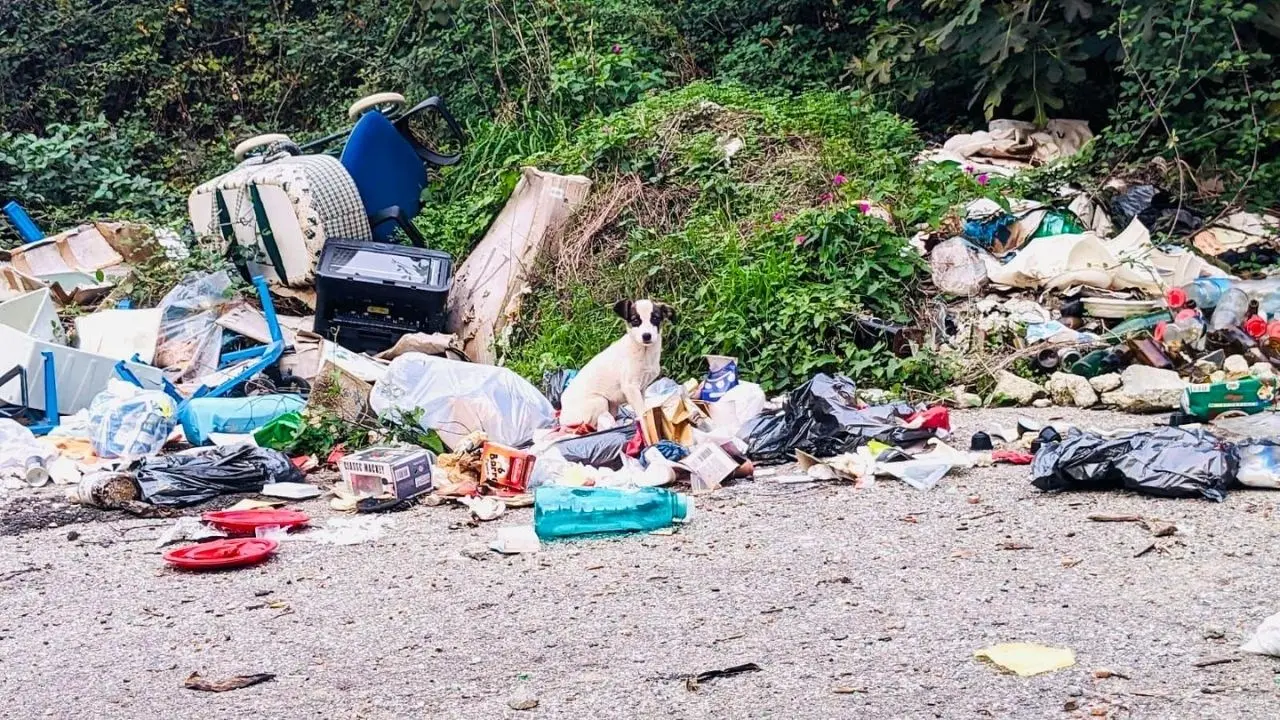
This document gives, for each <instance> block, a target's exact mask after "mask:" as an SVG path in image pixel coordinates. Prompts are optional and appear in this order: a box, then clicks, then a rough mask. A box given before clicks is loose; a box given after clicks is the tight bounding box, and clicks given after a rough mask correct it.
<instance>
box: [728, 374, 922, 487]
mask: <svg viewBox="0 0 1280 720" xmlns="http://www.w3.org/2000/svg"><path fill="white" fill-rule="evenodd" d="M855 390H856V388H855V386H854V384H853V381H852V380H850V379H849V378H847V377H844V376H843V375H836V376H834V377H833V376H830V375H826V374H821V373H820V374H818V375H816V376H814V378H813V379H812V380H810V381H809V382H807V383H805V384H804V385H801V386H800V387H798V388H796V389H795V390H793V391H792V393H791V395H790V397H788V398H787V401H786V403H785V404H784V406H783V408H782V409H781V410H779V411H777V412H774V413H765V414H761V415H757V416H756V417H755V418H753V419H752V420H750V421H748V422H747V424H746V425H744V426H743V428H742V430H741V431H739V433H738V434H739V437H741V438H743V439H744V440H746V442H747V457H748V458H750V459H751V460H753V461H755V462H759V463H761V464H765V465H770V464H778V463H782V462H787V461H788V460H789V459H791V457H792V456H793V455H794V453H795V451H796V450H802V451H804V452H806V453H808V454H810V455H812V456H814V457H817V458H828V457H834V456H836V455H841V454H844V453H848V452H853V451H854V450H856V449H858V447H859V446H861V445H865V444H867V443H868V442H870V441H872V440H879V441H880V442H883V443H887V444H890V445H895V446H899V447H900V446H904V445H910V444H912V443H915V442H919V441H921V440H927V439H929V438H932V437H934V436H935V432H934V431H933V430H931V429H927V428H921V429H918V430H911V429H908V428H905V427H903V426H902V422H901V421H902V420H903V419H905V418H906V417H908V416H910V415H911V414H913V413H914V412H915V410H914V408H912V407H911V406H910V405H907V404H906V403H891V404H888V405H876V406H872V407H867V408H859V407H858V404H857V400H856V398H855Z"/></svg>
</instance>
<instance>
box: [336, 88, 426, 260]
mask: <svg viewBox="0 0 1280 720" xmlns="http://www.w3.org/2000/svg"><path fill="white" fill-rule="evenodd" d="M340 159H341V161H342V165H343V167H345V168H346V169H347V172H348V173H350V174H351V177H352V179H353V180H355V183H356V189H357V190H359V192H360V200H361V201H363V202H364V209H365V212H367V213H368V214H370V215H373V214H375V213H378V212H381V211H383V210H386V209H387V208H390V207H392V206H397V207H399V208H400V212H401V213H403V216H404V218H405V219H406V220H410V219H412V218H413V217H414V216H416V215H417V214H418V210H419V209H421V197H422V190H423V188H425V187H426V186H427V167H426V163H424V162H423V160H422V158H421V157H419V156H418V153H417V151H416V150H415V149H414V147H413V144H412V143H410V142H409V141H408V140H407V139H405V137H404V136H403V135H401V134H400V131H399V130H397V129H396V127H395V125H393V124H391V121H390V120H388V119H387V117H386V116H385V115H383V114H382V113H380V112H377V111H373V112H367V113H365V114H364V115H362V116H361V117H360V119H359V120H357V121H356V124H355V127H353V128H352V129H351V135H350V136H349V137H348V138H347V144H346V146H345V147H344V148H343V149H342V156H341V158H340ZM396 227H397V226H396V224H395V223H383V224H381V225H380V226H378V227H375V228H373V239H374V240H375V241H378V242H387V241H388V240H390V239H391V235H392V234H393V233H395V231H396Z"/></svg>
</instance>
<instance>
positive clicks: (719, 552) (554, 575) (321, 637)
mask: <svg viewBox="0 0 1280 720" xmlns="http://www.w3.org/2000/svg"><path fill="white" fill-rule="evenodd" d="M1058 412H1062V411H1058ZM1018 415H1026V416H1031V417H1035V418H1038V419H1041V420H1044V419H1048V418H1050V417H1056V416H1057V415H1056V414H1055V413H1054V411H1052V410H1041V411H1030V410H1027V411H1016V412H1015V411H1000V410H984V411H976V412H969V413H957V414H956V415H955V421H956V423H957V431H958V436H959V437H960V438H964V441H965V442H966V443H967V438H968V437H969V435H970V434H971V433H972V432H973V431H974V430H976V429H980V428H981V427H982V426H983V424H984V423H987V424H989V423H992V422H1000V423H1011V422H1012V421H1013V419H1014V418H1016V417H1017V416H1018ZM1068 419H1070V420H1073V421H1076V422H1079V423H1081V424H1094V425H1097V426H1099V427H1121V426H1135V427H1139V426H1142V425H1146V424H1150V422H1152V420H1151V419H1143V418H1133V417H1129V416H1120V415H1113V414H1107V413H1100V412H1078V413H1077V414H1075V415H1074V416H1072V417H1070V418H1068ZM1027 477H1028V472H1027V469H1026V468H1024V467H1009V466H1005V467H997V468H987V469H975V470H973V471H970V472H968V473H966V474H963V475H954V476H950V477H948V478H946V479H945V480H944V481H943V483H942V484H941V485H939V486H938V487H936V488H934V489H933V490H932V491H929V492H918V491H916V490H913V489H911V488H910V487H907V486H905V485H902V484H900V483H898V482H896V481H891V480H890V481H882V482H880V483H878V484H877V485H875V486H874V487H872V488H867V489H863V490H855V489H853V488H852V487H850V486H847V485H842V486H835V485H806V486H781V485H778V484H777V483H776V482H773V481H772V480H770V479H769V478H760V479H757V480H756V481H754V482H752V483H746V484H743V485H741V486H738V487H735V488H726V489H723V490H721V491H720V492H718V493H717V494H715V495H714V496H713V497H711V498H709V499H706V500H700V501H699V517H698V518H697V522H696V523H694V524H692V525H690V526H688V527H686V528H685V529H683V530H681V531H680V532H679V533H678V534H675V535H670V536H658V535H645V536H638V537H629V538H624V539H618V540H592V541H582V542H572V543H561V544H556V545H552V546H549V547H547V548H546V549H544V551H543V552H542V553H540V554H537V555H526V556H516V557H501V556H497V555H490V556H487V557H484V558H483V559H480V560H476V559H471V558H469V557H466V556H464V555H463V554H462V553H461V552H460V550H461V549H462V548H464V547H465V546H467V545H468V544H471V543H476V542H488V540H489V539H490V538H491V537H492V536H493V533H494V529H495V528H494V525H495V524H503V525H505V524H511V525H515V524H521V523H528V522H530V519H531V518H530V515H531V511H529V510H519V511H514V512H512V513H510V514H509V515H508V516H507V517H505V518H503V519H501V520H499V521H497V522H496V523H494V524H487V525H484V526H480V527H476V526H473V525H471V524H469V523H468V522H467V515H466V513H465V511H464V510H463V509H461V508H453V507H418V508H414V509H411V510H409V511H406V512H402V513H398V514H396V515H394V516H392V517H393V518H394V526H393V527H392V528H390V530H389V531H388V533H387V534H386V535H385V536H384V537H383V538H382V539H381V540H378V541H376V542H373V543H368V544H362V545H354V546H345V547H334V546H329V545H322V544H318V543H315V542H310V541H308V540H307V539H306V535H305V534H303V535H301V536H299V537H296V538H294V539H290V540H289V541H287V542H286V543H285V544H284V545H283V547H282V549H281V552H280V554H279V555H278V556H277V558H276V559H274V560H272V561H270V562H269V563H267V564H265V565H262V566H259V567H256V568H252V569H244V570H238V571H229V572H224V573H216V574H204V575H193V574H185V573H181V572H178V571H174V570H171V569H168V568H166V567H165V566H164V564H163V563H162V562H161V560H160V558H159V556H158V555H157V554H156V553H155V551H154V550H153V549H152V544H153V540H154V538H155V537H156V536H157V534H158V533H159V531H160V528H161V527H162V526H163V525H164V524H165V521H160V520H154V519H153V520H146V519H137V518H126V517H124V516H118V515H114V516H86V515H84V514H78V513H68V512H62V513H60V514H59V513H57V512H54V513H53V514H52V515H49V516H47V517H46V518H45V519H46V520H48V522H41V523H40V524H41V527H40V528H38V529H32V528H30V527H28V526H29V525H31V524H32V523H31V522H30V517H29V516H30V513H27V514H26V515H23V514H22V513H17V514H15V512H14V508H15V507H16V506H18V505H22V504H27V503H30V502H31V500H32V495H31V494H29V493H28V494H20V495H15V494H11V495H10V496H9V497H8V498H7V499H5V500H4V501H3V502H4V503H6V504H8V508H7V513H6V512H0V523H3V522H5V520H4V518H5V517H7V518H8V519H9V521H11V524H12V522H16V520H14V518H25V520H23V523H25V524H22V523H20V524H19V525H14V526H13V527H10V528H9V530H8V531H7V533H6V534H5V536H0V664H2V665H3V668H4V671H3V673H0V697H3V698H4V699H5V700H4V702H3V703H0V716H3V717H12V718H38V717H57V718H73V717H74V718H83V717H93V718H101V719H105V718H153V717H154V718H161V717H163V718H211V717H242V716H246V715H247V716H250V717H255V716H256V717H285V716H290V717H346V718H398V717H431V718H476V717H484V718H496V717H525V716H527V717H543V718H658V717H661V718H701V717H729V718H755V717H783V718H794V719H801V718H837V717H856V718H934V717H938V718H974V717H990V718H1069V717H1087V716H1109V717H1133V718H1171V717H1178V718H1257V717H1274V716H1275V715H1274V713H1275V710H1274V708H1275V707H1276V703H1277V700H1278V698H1277V693H1278V690H1277V684H1278V682H1280V675H1278V673H1280V661H1277V660H1274V659H1271V658H1264V657H1257V656H1249V655H1241V654H1239V653H1238V652H1237V650H1236V647H1237V646H1238V645H1239V643H1240V642H1241V641H1242V640H1243V639H1244V638H1245V637H1247V635H1248V634H1249V633H1250V632H1251V631H1252V630H1253V628H1254V627H1255V626H1256V625H1257V624H1258V622H1259V621H1261V620H1262V619H1263V618H1264V617H1266V616H1268V615H1270V614H1271V613H1273V612H1276V611H1277V610H1280V606H1278V605H1277V601H1276V595H1277V587H1278V584H1277V580H1276V578H1277V577H1278V575H1277V562H1276V561H1275V559H1274V558H1273V557H1272V556H1270V555H1268V554H1267V550H1266V548H1267V547H1269V546H1272V545H1275V544H1276V539H1277V538H1276V535H1277V532H1276V522H1275V520H1274V519H1273V517H1272V515H1273V511H1274V507H1275V502H1276V499H1277V496H1275V495H1272V494H1269V493H1265V492H1259V491H1250V492H1234V493H1233V494H1232V495H1231V496H1230V497H1229V498H1228V500H1227V501H1226V502H1225V503H1223V504H1213V503H1210V502H1205V501H1197V500H1158V499H1151V498H1144V497H1139V496H1136V495H1131V494H1126V493H1094V494H1065V495H1044V494H1041V493H1039V492H1037V491H1036V490H1035V489H1034V488H1032V487H1031V486H1030V484H1029V483H1028V480H1027ZM304 507H306V508H307V509H309V510H310V511H312V512H313V513H314V514H315V515H317V516H321V517H325V516H328V515H329V514H330V513H329V511H328V510H327V508H326V506H325V505H324V503H323V502H321V501H312V502H310V503H307V504H305V505H304ZM1092 513H1114V514H1136V515H1142V516H1144V517H1157V518H1160V519H1163V520H1166V521H1170V522H1173V523H1175V524H1176V525H1177V526H1178V528H1179V532H1178V533H1177V534H1176V535H1174V536H1173V537H1169V538H1162V539H1159V540H1158V544H1159V547H1157V548H1156V549H1153V550H1151V551H1149V552H1146V553H1143V554H1141V555H1138V553H1139V551H1141V550H1143V549H1144V548H1146V547H1148V546H1149V545H1151V543H1152V542H1153V538H1152V537H1151V536H1150V533H1149V532H1148V531H1146V530H1144V529H1143V528H1142V527H1140V526H1139V525H1137V524H1135V523H1099V522H1091V521H1089V520H1088V519H1087V516H1088V515H1090V514H1092ZM49 518H52V519H49ZM64 522H65V523H71V524H69V525H63V526H62V527H57V528H49V527H47V525H49V524H61V523H64ZM71 533H75V534H78V536H75V539H71V540H69V539H68V535H69V534H71ZM14 571H24V572H18V573H17V574H15V572H14ZM1006 641H1036V642H1041V643H1045V644H1050V645H1056V646H1062V647H1068V648H1072V649H1073V650H1074V651H1075V652H1076V657H1077V664H1076V666H1075V667H1072V668H1070V669H1067V670H1062V671H1058V672H1055V673H1051V674H1047V675H1041V676H1037V677H1033V678H1019V677H1016V676H1011V675H1004V674H1001V673H1000V672H998V671H997V670H996V669H995V668H993V667H991V666H989V665H987V664H984V663H982V662H979V661H977V660H975V659H974V658H973V653H974V651H975V650H977V649H979V648H982V647H984V646H987V645H991V644H994V643H999V642H1006ZM1215 658H1235V660H1234V661H1233V662H1230V663H1226V664H1218V665H1212V666H1208V667H1196V665H1195V663H1197V662H1198V661H1202V660H1205V659H1215ZM742 663H756V664H757V665H759V667H760V670H759V671H758V672H753V673H746V674H740V675H735V676H732V677H724V678H719V679H715V680H711V681H707V682H705V683H703V684H701V686H691V685H690V684H688V683H687V682H686V678H687V677H688V676H690V675H694V674H697V673H699V672H702V671H706V670H712V669H717V668H725V667H728V666H733V665H739V664H742ZM1102 668H1106V669H1110V670H1112V671H1114V672H1115V673H1118V675H1113V676H1111V677H1106V678H1098V677H1095V671H1096V670H1099V669H1102ZM193 671H199V672H200V673H201V674H202V675H204V676H205V677H208V678H213V679H218V678H222V677H227V676H231V675H237V674H248V673H257V672H269V673H274V674H275V675H276V678H275V680H274V681H273V682H268V683H265V684H261V685H256V686H254V687H250V688H245V689H241V690H236V691H232V692H226V693H221V694H213V693H203V692H195V691H191V690H186V689H184V688H183V687H182V683H183V680H184V679H185V678H186V677H187V676H188V675H189V674H190V673H192V672H193ZM1099 674H1101V673H1099ZM533 698H536V699H537V701H538V705H537V707H536V708H534V709H532V710H527V711H523V712H522V711H517V710H515V709H512V707H511V704H513V703H514V704H516V705H519V704H520V703H519V702H515V701H516V700H519V699H523V700H530V699H533ZM1071 707H1077V708H1078V709H1074V710H1073V709H1070V708H1071Z"/></svg>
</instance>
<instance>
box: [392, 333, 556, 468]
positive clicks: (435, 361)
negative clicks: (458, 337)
mask: <svg viewBox="0 0 1280 720" xmlns="http://www.w3.org/2000/svg"><path fill="white" fill-rule="evenodd" d="M369 406H370V407H371V408H373V411H374V412H375V413H377V414H378V416H379V417H385V416H388V415H395V414H396V413H399V414H400V415H401V416H402V417H405V418H413V419H414V420H415V421H416V422H418V424H419V425H421V427H422V428H423V429H424V430H435V431H436V432H437V433H438V434H439V435H440V439H441V440H443V441H444V444H445V445H447V446H449V447H451V448H452V447H457V445H458V444H459V443H461V442H462V440H463V439H465V438H466V436H467V435H469V434H471V433H472V432H475V431H477V430H481V431H484V432H485V433H486V434H487V435H488V437H489V440H491V441H493V442H496V443H500V444H502V445H509V446H511V447H520V446H521V445H523V444H524V443H525V442H526V441H528V440H529V439H531V438H532V437H533V432H534V430H537V429H538V428H541V427H546V426H548V425H550V424H551V422H552V420H553V418H554V417H555V410H554V409H553V408H552V407H551V403H550V402H549V401H548V400H547V399H546V398H545V397H543V396H542V393H540V392H538V389H537V388H535V387H534V386H533V385H530V384H529V382H528V381H526V380H525V379H524V378H522V377H520V376H519V375H516V374H515V373H514V372H512V371H510V370H508V369H507V368H503V367H496V366H494V365H479V364H475V363H465V362H459V361H457V360H447V359H445V358H438V357H432V356H430V355H423V354H421V353H406V354H404V355H401V356H400V357H398V358H396V359H395V360H392V361H391V365H390V366H388V367H387V373H386V375H385V376H384V377H383V378H382V379H381V380H379V381H378V382H377V383H376V384H375V385H374V386H373V392H372V393H370V395H369Z"/></svg>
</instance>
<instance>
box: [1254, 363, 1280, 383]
mask: <svg viewBox="0 0 1280 720" xmlns="http://www.w3.org/2000/svg"><path fill="white" fill-rule="evenodd" d="M1249 374H1250V375H1252V376H1254V377H1256V378H1258V379H1259V380H1261V379H1262V378H1273V377H1275V376H1276V369H1275V368H1274V367H1273V366H1272V365H1271V363H1269V362H1256V363H1254V364H1252V365H1250V366H1249Z"/></svg>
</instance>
